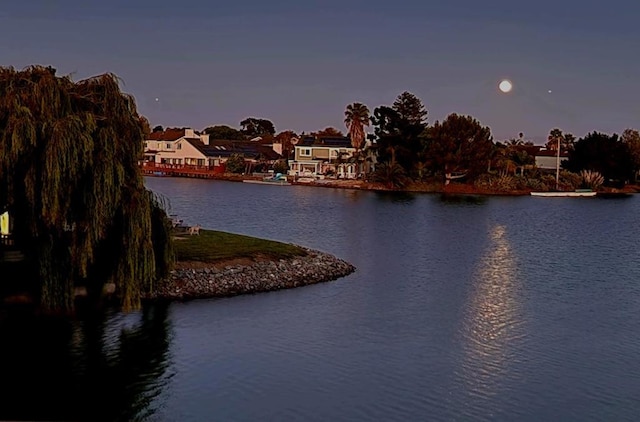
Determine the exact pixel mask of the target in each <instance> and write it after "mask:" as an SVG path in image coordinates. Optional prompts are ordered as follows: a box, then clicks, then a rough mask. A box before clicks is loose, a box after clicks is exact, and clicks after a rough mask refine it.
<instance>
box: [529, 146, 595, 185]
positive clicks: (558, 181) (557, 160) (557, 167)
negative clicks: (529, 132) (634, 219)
mask: <svg viewBox="0 0 640 422" xmlns="http://www.w3.org/2000/svg"><path fill="white" fill-rule="evenodd" d="M559 184H560V137H558V148H557V155H556V190H555V191H554V192H531V196H543V197H549V198H555V197H593V196H596V194H597V192H594V191H592V190H591V189H576V190H574V191H568V192H562V191H560V190H558V187H559Z"/></svg>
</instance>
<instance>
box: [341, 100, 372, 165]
mask: <svg viewBox="0 0 640 422" xmlns="http://www.w3.org/2000/svg"><path fill="white" fill-rule="evenodd" d="M369 117H370V116H369V109H368V108H367V106H366V105H364V104H362V103H353V104H349V105H348V106H347V109H346V110H345V112H344V124H345V125H346V126H347V129H348V130H349V137H350V138H351V146H353V147H354V148H355V149H356V153H355V155H356V157H359V155H360V149H361V148H362V146H363V144H364V138H365V133H364V127H365V126H369Z"/></svg>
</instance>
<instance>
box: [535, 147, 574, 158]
mask: <svg viewBox="0 0 640 422" xmlns="http://www.w3.org/2000/svg"><path fill="white" fill-rule="evenodd" d="M557 156H558V153H557V151H552V150H550V149H541V150H540V151H538V152H537V153H536V157H557ZM568 156H569V153H568V152H566V151H561V152H560V157H562V158H566V157H568Z"/></svg>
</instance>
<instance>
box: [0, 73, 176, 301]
mask: <svg viewBox="0 0 640 422" xmlns="http://www.w3.org/2000/svg"><path fill="white" fill-rule="evenodd" d="M147 128H148V123H147V122H146V119H144V118H142V117H140V116H139V115H138V113H137V111H136V105H135V102H134V99H133V97H131V96H129V95H127V94H123V93H122V92H121V91H120V87H119V84H118V79H117V77H116V76H115V75H112V74H105V75H101V76H97V77H93V78H90V79H86V80H83V81H79V82H73V81H72V80H71V79H70V78H69V77H58V76H56V74H55V69H52V68H50V67H48V68H45V67H39V66H34V67H30V68H27V69H25V70H23V71H16V70H14V69H13V68H0V207H2V208H7V209H8V210H9V211H10V213H11V215H12V216H13V218H14V229H15V230H14V235H15V237H16V239H15V241H16V245H17V246H19V247H20V248H21V249H22V250H23V252H24V253H25V255H26V256H27V258H28V259H30V260H31V261H32V262H33V263H34V265H33V270H34V274H33V276H34V277H36V278H37V279H38V280H40V282H41V292H40V299H41V302H42V304H43V305H44V306H45V307H46V308H49V309H55V310H62V311H65V310H69V309H71V308H72V307H73V292H74V286H75V285H77V284H84V285H86V286H87V288H88V290H89V292H90V293H91V292H101V291H102V285H103V283H105V282H114V283H115V285H116V289H117V293H118V294H119V296H120V297H121V298H122V302H123V306H124V307H125V308H127V309H130V308H135V307H137V306H138V305H139V301H140V297H141V294H142V293H143V292H147V291H151V290H152V289H153V287H154V283H155V282H156V280H158V278H159V277H161V276H163V275H164V274H165V273H166V271H167V269H168V267H169V265H170V262H171V257H172V254H171V249H170V246H171V242H170V236H169V232H168V230H169V227H168V225H167V219H166V214H165V213H164V211H163V210H162V208H161V207H160V205H159V204H158V202H157V201H156V199H155V197H154V196H153V195H152V194H151V193H150V192H149V191H147V190H146V189H145V187H144V182H143V178H142V174H141V171H140V169H139V167H138V160H139V159H140V158H141V157H142V153H143V140H144V131H145V130H148V129H147Z"/></svg>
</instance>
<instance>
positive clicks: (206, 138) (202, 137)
mask: <svg viewBox="0 0 640 422" xmlns="http://www.w3.org/2000/svg"><path fill="white" fill-rule="evenodd" d="M200 140H201V141H202V143H203V144H205V145H209V134H208V133H203V134H201V135H200Z"/></svg>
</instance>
